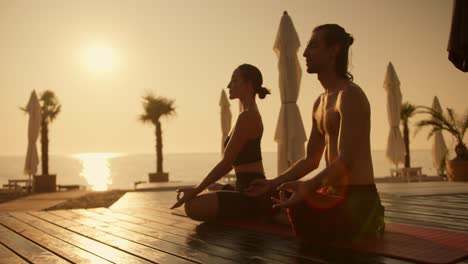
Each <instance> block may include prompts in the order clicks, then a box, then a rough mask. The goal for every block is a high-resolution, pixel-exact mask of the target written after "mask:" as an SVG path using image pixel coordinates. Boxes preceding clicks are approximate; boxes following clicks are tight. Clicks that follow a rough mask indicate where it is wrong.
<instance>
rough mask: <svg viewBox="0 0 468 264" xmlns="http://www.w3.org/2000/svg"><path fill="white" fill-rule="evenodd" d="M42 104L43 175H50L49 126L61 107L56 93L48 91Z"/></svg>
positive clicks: (42, 95) (42, 99)
mask: <svg viewBox="0 0 468 264" xmlns="http://www.w3.org/2000/svg"><path fill="white" fill-rule="evenodd" d="M39 101H40V102H41V115H42V116H41V118H42V119H41V153H42V157H41V158H42V175H49V136H48V134H49V128H48V125H49V123H51V122H52V121H54V120H55V118H56V117H57V115H58V114H59V113H60V110H61V108H62V106H61V105H60V103H59V101H58V99H57V97H56V96H55V94H54V92H52V91H50V90H46V91H45V92H43V93H42V94H41V96H40V98H39Z"/></svg>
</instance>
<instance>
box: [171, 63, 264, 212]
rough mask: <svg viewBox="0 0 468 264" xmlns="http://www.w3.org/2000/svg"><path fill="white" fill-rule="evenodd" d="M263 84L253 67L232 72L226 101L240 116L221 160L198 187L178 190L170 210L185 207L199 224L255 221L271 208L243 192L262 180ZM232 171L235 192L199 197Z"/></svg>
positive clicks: (215, 192) (242, 66)
mask: <svg viewBox="0 0 468 264" xmlns="http://www.w3.org/2000/svg"><path fill="white" fill-rule="evenodd" d="M262 84H263V78H262V74H261V72H260V70H259V69H257V68H256V67H255V66H252V65H249V64H242V65H240V66H239V67H237V69H236V70H235V71H234V72H233V74H232V77H231V81H230V82H229V85H228V89H229V99H231V100H232V99H239V100H240V102H241V104H242V112H241V113H240V114H239V117H238V119H237V121H236V124H235V126H234V129H233V131H232V132H231V134H230V135H229V136H228V137H227V138H226V140H225V143H224V144H225V150H224V155H223V158H222V160H221V161H220V162H219V163H218V164H217V165H216V166H215V167H214V168H213V169H212V170H211V171H210V173H208V175H207V176H206V177H205V179H204V180H203V181H202V182H201V183H200V184H199V185H197V186H196V187H193V188H185V189H179V190H177V192H178V195H177V199H178V201H177V203H176V204H174V206H173V207H172V208H176V207H179V206H181V205H182V204H184V203H185V212H186V214H187V216H188V217H190V218H192V219H195V220H199V221H208V220H214V219H218V218H236V217H237V218H240V217H254V216H259V215H264V214H265V211H266V210H269V209H270V208H271V203H270V202H269V198H268V197H267V196H266V195H264V196H259V197H255V198H252V197H248V196H246V195H244V190H245V188H246V187H248V186H249V184H250V183H251V182H252V181H253V180H255V179H265V173H264V170H263V164H262V155H261V149H260V142H261V139H262V134H263V123H262V118H261V116H260V112H259V111H258V107H257V103H256V102H255V95H258V96H259V97H260V99H263V98H265V96H266V95H267V94H269V93H270V91H269V90H268V89H266V88H264V87H262ZM232 168H234V170H235V172H236V187H235V189H234V190H232V191H227V190H220V191H214V192H208V193H204V194H200V193H201V192H202V191H203V190H205V189H206V188H207V187H209V186H210V185H211V184H213V183H214V182H216V181H217V180H219V179H220V178H221V177H223V176H224V175H226V174H227V173H228V172H229V171H231V169H232ZM180 195H182V197H180Z"/></svg>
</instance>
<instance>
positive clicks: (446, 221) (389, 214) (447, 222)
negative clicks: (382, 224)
mask: <svg viewBox="0 0 468 264" xmlns="http://www.w3.org/2000/svg"><path fill="white" fill-rule="evenodd" d="M385 216H387V217H396V218H403V219H411V220H417V221H421V222H429V223H438V224H444V225H447V226H453V227H457V228H460V229H464V230H468V224H466V223H463V222H460V221H450V219H447V218H443V217H436V216H429V215H417V214H412V213H406V212H396V211H385Z"/></svg>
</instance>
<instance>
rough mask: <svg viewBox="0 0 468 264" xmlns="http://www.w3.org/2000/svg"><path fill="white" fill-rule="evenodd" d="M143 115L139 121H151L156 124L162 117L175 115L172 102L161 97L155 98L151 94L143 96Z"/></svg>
mask: <svg viewBox="0 0 468 264" xmlns="http://www.w3.org/2000/svg"><path fill="white" fill-rule="evenodd" d="M142 104H143V109H144V114H142V115H141V116H140V118H139V119H140V121H142V122H148V121H151V122H152V123H153V124H156V123H157V122H158V121H159V119H160V118H161V117H163V116H172V115H175V114H176V111H175V107H174V100H172V99H168V98H165V97H162V96H155V95H154V94H152V93H147V94H146V95H145V96H143V103H142Z"/></svg>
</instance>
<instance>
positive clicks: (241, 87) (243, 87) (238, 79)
mask: <svg viewBox="0 0 468 264" xmlns="http://www.w3.org/2000/svg"><path fill="white" fill-rule="evenodd" d="M227 88H228V89H229V99H238V98H243V97H245V95H246V94H247V92H248V89H249V86H248V82H246V81H244V79H243V78H242V74H241V73H240V71H239V70H238V69H236V70H235V71H234V72H233V73H232V77H231V81H230V82H229V84H228V86H227Z"/></svg>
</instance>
